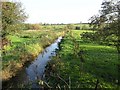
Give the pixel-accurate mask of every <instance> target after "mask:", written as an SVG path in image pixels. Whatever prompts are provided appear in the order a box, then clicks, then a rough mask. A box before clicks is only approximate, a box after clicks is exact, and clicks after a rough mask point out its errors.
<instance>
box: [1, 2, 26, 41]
mask: <svg viewBox="0 0 120 90" xmlns="http://www.w3.org/2000/svg"><path fill="white" fill-rule="evenodd" d="M1 3H2V10H1V12H2V31H1V34H2V35H1V36H2V39H5V36H6V35H7V34H9V33H10V32H12V31H16V30H17V29H18V28H17V29H16V26H18V25H17V24H20V23H22V22H24V21H25V19H26V18H27V15H26V14H25V12H24V9H23V8H22V4H21V3H20V2H9V1H8V2H1Z"/></svg>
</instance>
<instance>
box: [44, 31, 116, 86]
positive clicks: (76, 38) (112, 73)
mask: <svg viewBox="0 0 120 90" xmlns="http://www.w3.org/2000/svg"><path fill="white" fill-rule="evenodd" d="M83 32H86V30H81V31H78V30H72V31H71V32H69V33H67V34H66V36H65V37H64V39H63V41H62V42H61V44H60V48H61V50H60V51H59V52H58V54H57V56H56V57H53V60H51V61H50V62H49V63H48V66H47V68H48V69H49V67H54V68H52V69H51V70H50V71H46V73H47V75H48V76H46V77H47V80H48V83H49V84H50V85H51V86H53V87H54V86H55V85H56V87H57V85H59V87H60V88H64V87H69V88H95V86H96V85H97V80H98V81H99V83H98V88H116V86H117V85H116V83H117V78H118V76H117V75H118V73H117V64H118V54H117V51H116V48H115V47H113V46H106V45H99V44H97V43H91V42H90V43H88V42H85V41H83V40H82V39H81V38H80V34H81V33H83ZM87 32H89V31H87ZM79 51H81V52H82V54H80V52H79ZM48 72H49V73H48ZM50 73H52V74H50ZM59 77H61V78H62V79H58V78H59ZM65 82H66V83H65ZM54 88H55V87H54Z"/></svg>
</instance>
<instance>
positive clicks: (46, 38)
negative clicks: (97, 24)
mask: <svg viewBox="0 0 120 90" xmlns="http://www.w3.org/2000/svg"><path fill="white" fill-rule="evenodd" d="M62 35H64V32H63V31H62V30H61V31H60V30H59V31H57V30H56V31H55V30H30V31H29V30H27V31H20V32H19V33H15V34H14V35H9V36H7V38H8V40H9V41H10V43H9V45H7V46H4V48H3V51H2V52H3V53H2V71H0V73H2V81H3V82H4V81H6V80H9V79H10V78H12V77H14V76H15V75H16V74H17V73H18V72H19V71H20V70H21V68H22V67H24V66H25V63H27V62H30V61H32V60H34V59H35V58H36V56H37V55H38V54H39V53H41V52H42V51H43V50H44V48H45V47H47V46H49V45H50V44H51V43H53V42H54V40H55V39H57V38H58V37H59V36H62Z"/></svg>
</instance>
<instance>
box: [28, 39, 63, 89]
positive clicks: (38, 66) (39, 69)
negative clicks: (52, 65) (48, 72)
mask: <svg viewBox="0 0 120 90" xmlns="http://www.w3.org/2000/svg"><path fill="white" fill-rule="evenodd" d="M61 39H62V37H59V38H58V39H57V40H56V41H55V42H54V43H53V44H51V45H50V46H48V47H47V48H46V49H45V50H44V51H43V52H42V53H41V54H40V55H39V56H38V57H37V59H36V60H35V61H34V62H32V63H31V64H30V65H29V66H28V67H27V68H26V73H27V77H28V78H29V81H32V82H35V81H36V80H38V79H42V78H43V74H44V70H45V66H46V64H47V62H48V61H49V60H50V58H51V57H52V56H55V55H56V52H55V51H56V50H58V49H59V47H58V43H59V42H61ZM32 87H34V88H38V86H37V85H36V84H33V85H32Z"/></svg>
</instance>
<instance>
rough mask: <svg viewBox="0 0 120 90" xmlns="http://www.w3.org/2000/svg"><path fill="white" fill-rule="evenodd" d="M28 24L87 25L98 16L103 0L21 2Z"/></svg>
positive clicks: (28, 0) (37, 0)
mask: <svg viewBox="0 0 120 90" xmlns="http://www.w3.org/2000/svg"><path fill="white" fill-rule="evenodd" d="M19 1H20V2H21V3H22V4H23V7H24V8H25V12H26V13H27V14H28V16H29V17H28V19H27V20H26V22H27V23H50V24H52V23H80V22H84V23H87V22H88V20H89V18H90V17H91V16H93V15H96V14H98V11H99V10H100V8H101V3H102V1H103V0H19Z"/></svg>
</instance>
